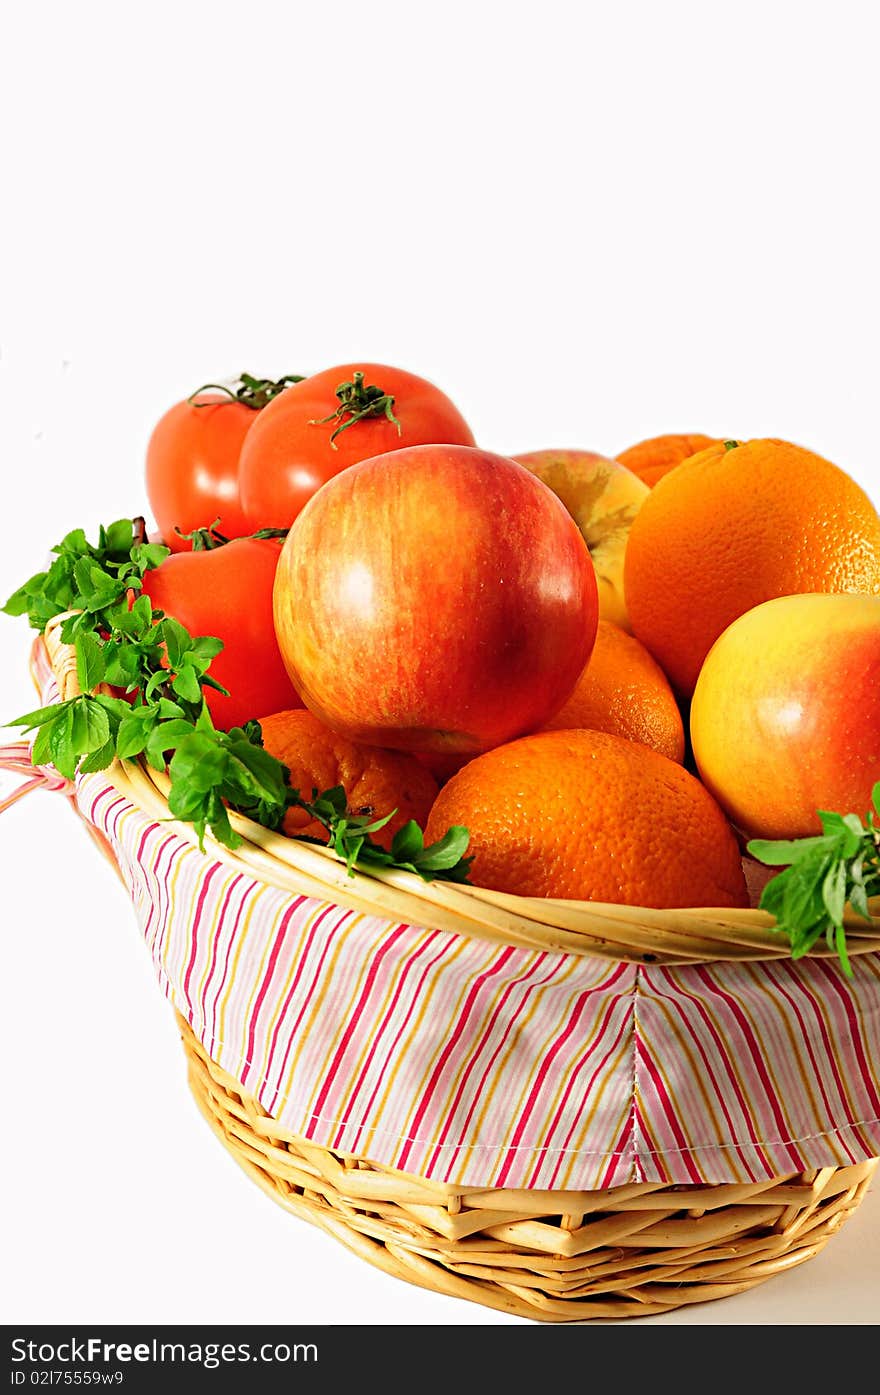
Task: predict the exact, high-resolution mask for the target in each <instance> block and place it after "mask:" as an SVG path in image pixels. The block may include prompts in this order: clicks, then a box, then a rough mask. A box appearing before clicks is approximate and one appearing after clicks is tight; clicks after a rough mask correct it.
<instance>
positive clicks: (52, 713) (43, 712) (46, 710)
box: [6, 698, 76, 731]
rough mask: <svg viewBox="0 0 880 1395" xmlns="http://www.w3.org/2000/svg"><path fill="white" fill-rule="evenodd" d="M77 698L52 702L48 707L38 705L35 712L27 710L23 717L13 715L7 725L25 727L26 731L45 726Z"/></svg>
mask: <svg viewBox="0 0 880 1395" xmlns="http://www.w3.org/2000/svg"><path fill="white" fill-rule="evenodd" d="M75 701H76V698H68V699H67V701H66V702H52V703H50V704H49V706H48V707H38V708H36V710H35V711H33V712H25V714H24V716H23V717H13V718H12V720H11V721H9V722H7V723H6V725H7V726H10V727H24V728H25V730H26V731H32V730H33V729H34V728H35V727H42V726H45V725H46V723H47V722H54V721H55V720H56V718H57V717H60V715H61V713H62V712H63V711H64V709H65V708H66V707H72V706H73V704H74V702H75Z"/></svg>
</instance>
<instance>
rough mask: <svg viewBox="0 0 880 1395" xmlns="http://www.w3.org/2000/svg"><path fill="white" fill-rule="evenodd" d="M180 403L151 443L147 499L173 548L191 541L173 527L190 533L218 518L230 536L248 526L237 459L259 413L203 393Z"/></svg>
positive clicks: (182, 547) (163, 420)
mask: <svg viewBox="0 0 880 1395" xmlns="http://www.w3.org/2000/svg"><path fill="white" fill-rule="evenodd" d="M196 401H197V402H202V403H209V404H210V405H209V406H196V404H195V402H178V403H177V405H176V406H175V407H172V408H171V410H170V411H168V412H166V413H165V415H164V417H162V418H161V420H160V421H159V422H158V423H157V425H156V427H155V430H154V431H153V434H152V436H151V437H150V442H149V445H148V446H147V498H148V499H149V501H150V507H151V509H152V510H153V516H154V517H155V519H156V523H157V524H158V527H159V532H160V534H161V536H162V541H163V542H164V543H165V544H166V546H168V547H170V548H171V550H172V552H188V551H189V550H190V547H191V544H190V543H188V542H186V541H185V540H184V539H183V538H181V537H179V536H178V534H177V533H176V532H175V531H174V530H175V528H179V529H180V531H181V533H191V532H192V531H193V529H194V528H205V527H207V526H208V525H209V524H211V523H213V522H214V520H215V518H219V519H220V522H219V523H218V525H217V527H218V528H219V530H220V532H221V533H223V534H224V535H225V536H226V537H227V538H239V537H242V536H243V535H244V534H245V533H250V532H253V531H254V530H253V529H251V528H249V527H248V524H247V520H246V519H245V516H244V514H243V512H242V509H241V501H240V499H239V493H238V460H239V456H240V455H241V448H242V445H243V443H244V439H245V437H246V436H247V434H248V432H249V431H250V429H251V427H252V426H253V424H254V422H255V421H256V419H257V417H258V415H259V413H258V412H255V411H254V409H253V408H252V407H246V406H245V404H244V403H243V402H233V401H231V400H230V399H229V398H223V397H219V396H216V397H215V396H212V395H210V394H208V395H204V394H199V396H198V397H197V399H196Z"/></svg>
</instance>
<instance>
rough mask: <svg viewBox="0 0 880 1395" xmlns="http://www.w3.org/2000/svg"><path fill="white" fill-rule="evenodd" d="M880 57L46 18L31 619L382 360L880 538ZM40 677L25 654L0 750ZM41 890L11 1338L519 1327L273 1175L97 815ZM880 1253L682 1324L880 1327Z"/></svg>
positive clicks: (8, 101) (811, 16) (29, 302)
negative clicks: (869, 529) (291, 1194)
mask: <svg viewBox="0 0 880 1395" xmlns="http://www.w3.org/2000/svg"><path fill="white" fill-rule="evenodd" d="M877 39H878V33H877V23H876V9H875V8H874V7H872V6H869V5H865V4H853V3H840V0H838V3H837V4H835V5H834V6H830V5H828V6H819V5H811V4H805V3H796V4H795V3H792V4H785V3H767V0H764V3H762V4H760V5H755V4H743V3H740V4H737V5H736V6H733V5H731V6H725V7H721V6H714V5H703V4H683V3H671V2H670V0H667V3H665V4H663V5H652V4H633V3H629V4H617V5H611V6H609V5H605V4H603V5H598V4H595V5H594V4H576V3H574V0H572V3H568V4H565V3H558V0H542V3H541V4H537V5H536V4H530V5H525V4H521V3H518V0H508V3H506V4H504V5H501V4H497V5H496V4H488V3H486V4H479V3H476V0H467V3H460V2H459V0H444V3H443V4H442V5H435V6H430V7H429V6H425V5H420V4H411V3H410V4H398V3H385V2H384V0H375V3H371V4H353V3H349V2H348V0H336V2H335V3H334V5H333V6H324V5H319V6H310V7H306V6H303V5H299V4H289V3H288V4H278V3H264V4H262V5H260V6H259V7H246V6H242V5H240V4H236V5H232V4H228V3H217V0H214V3H212V4H210V5H203V4H186V5H183V4H181V3H179V0H178V3H175V4H164V3H155V0H154V3H153V4H151V5H150V6H148V7H134V6H128V5H110V4H94V3H93V4H89V3H88V2H87V0H86V3H80V4H77V5H75V6H61V5H60V4H55V5H52V4H49V5H41V6H39V7H36V6H31V7H27V6H19V7H16V8H15V10H8V11H7V13H6V16H5V18H4V36H3V48H2V55H0V69H2V71H0V103H2V108H3V110H2V113H0V115H2V130H3V155H2V160H3V165H4V174H3V183H2V188H3V194H4V203H5V213H4V217H3V224H2V232H0V236H2V242H3V246H2V265H0V277H2V285H3V297H2V320H0V395H2V403H0V433H2V440H0V459H2V470H3V477H2V478H3V492H2V501H3V506H2V510H0V528H2V546H0V590H2V591H3V593H4V596H5V595H6V594H8V593H9V592H10V591H11V590H12V589H13V588H14V587H15V586H16V585H18V584H19V582H20V581H21V580H22V579H23V578H24V577H25V576H27V575H29V574H30V573H31V572H32V571H34V570H36V569H38V568H39V567H40V566H41V565H42V564H43V559H44V554H45V550H46V548H47V547H48V546H49V545H50V544H51V543H53V542H55V541H56V540H57V539H58V538H59V537H60V536H61V535H62V534H63V533H64V532H65V531H67V530H68V529H69V528H71V527H73V526H76V525H84V526H86V527H93V526H94V525H95V524H96V523H97V522H98V521H99V520H110V519H113V518H115V517H118V516H120V515H125V514H131V513H137V512H140V511H142V510H144V508H145V505H146V501H145V496H144V492H143V483H142V464H143V456H144V447H145V443H146V440H147V436H148V434H149V431H150V429H151V426H152V424H153V423H154V421H155V420H156V418H157V417H158V416H159V415H160V414H161V413H162V412H163V411H164V410H165V409H166V408H167V407H168V406H169V405H170V404H171V403H172V402H174V401H176V400H177V399H179V398H180V397H182V396H185V395H186V394H187V393H188V392H189V391H190V390H192V389H193V388H194V387H196V386H197V385H198V384H200V383H201V382H203V381H205V380H206V379H216V378H217V377H218V376H228V375H232V374H235V373H237V372H238V371H240V370H241V369H247V370H249V371H252V372H258V373H261V374H262V373H266V374H268V375H275V374H281V373H284V372H309V371H316V370H318V369H320V368H324V367H328V366H330V365H332V364H336V363H344V362H346V361H349V360H351V359H353V358H358V357H364V358H368V359H372V360H374V361H379V362H390V363H397V364H400V365H401V366H404V367H406V368H409V369H411V370H413V371H415V372H419V373H422V374H424V375H426V376H428V377H430V378H432V379H434V380H435V381H436V382H437V383H438V384H439V385H441V386H442V387H443V388H444V389H445V390H446V391H447V392H448V393H449V394H450V395H451V396H452V397H453V399H454V400H455V401H456V402H457V403H458V405H459V406H460V407H461V409H462V410H463V412H464V413H465V415H466V416H467V417H468V419H469V420H470V422H471V425H472V426H473V428H474V430H475V432H476V434H477V437H478V440H479V442H480V443H481V444H483V445H485V446H487V447H491V448H494V449H497V450H500V451H509V452H513V451H515V450H527V449H533V448H538V447H542V446H552V445H558V446H582V447H587V448H593V449H597V450H602V451H606V452H609V453H612V454H613V453H614V452H615V451H616V450H619V449H622V448H624V447H625V446H627V445H629V444H631V443H633V442H634V441H637V440H639V439H641V438H643V437H645V436H647V435H650V434H654V433H657V432H660V431H705V432H708V433H710V434H721V435H731V436H736V437H740V438H745V437H750V436H760V435H778V436H783V437H786V438H788V439H792V440H795V441H798V442H800V443H802V444H805V445H808V446H811V447H812V448H814V449H816V450H818V451H819V452H821V453H823V454H825V455H827V456H829V457H830V458H831V459H833V460H834V461H836V462H837V463H838V464H840V465H842V466H843V467H844V468H846V469H848V470H849V471H850V472H851V473H852V474H853V475H854V476H855V477H856V478H857V479H858V480H859V481H860V482H861V483H862V484H863V485H864V486H865V487H866V488H867V489H868V490H869V492H871V493H872V497H873V498H874V499H875V501H876V502H880V466H878V461H880V447H878V439H880V428H878V420H877V379H878V366H880V365H878V352H877V324H878V322H880V285H878V269H877V246H878V218H877V204H876V173H877V169H876V153H877V131H878V114H880V113H878V99H877V90H878V89H877V81H876V54H877ZM28 643H29V635H28V632H27V630H26V627H25V625H24V622H21V621H19V622H13V621H12V620H8V619H6V618H5V617H3V618H2V620H0V674H2V699H0V715H9V716H11V715H13V714H14V713H15V712H18V711H22V710H27V709H28V708H29V707H31V706H32V705H33V701H32V691H31V689H30V686H29V681H28V678H27V676H26V655H27V648H28ZM4 788H7V787H6V786H4ZM0 857H2V864H3V877H2V888H3V898H4V900H3V916H2V919H3V939H2V965H3V968H2V976H0V980H2V983H0V986H2V1006H0V1013H2V1016H0V1022H2V1033H3V1085H4V1090H5V1099H4V1109H3V1116H4V1117H3V1122H4V1133H5V1140H6V1141H5V1147H4V1150H3V1153H2V1158H3V1162H2V1166H3V1179H2V1180H3V1200H4V1208H5V1217H4V1221H3V1235H4V1242H3V1249H4V1264H3V1273H2V1278H0V1283H2V1285H3V1289H4V1293H3V1316H4V1318H5V1319H6V1320H7V1321H42V1322H63V1321H70V1322H84V1321H89V1322H94V1321H101V1322H106V1323H110V1322H121V1321H143V1322H185V1321H194V1322H196V1321H197V1322H215V1323H229V1322H247V1323H252V1322H259V1321H267V1322H298V1321H315V1322H346V1321H347V1322H355V1323H380V1324H381V1323H391V1322H401V1323H427V1324H435V1325H439V1326H443V1325H449V1324H464V1323H504V1322H508V1321H516V1320H515V1319H507V1318H505V1317H503V1316H501V1315H498V1314H494V1313H491V1312H490V1311H489V1310H488V1309H483V1308H478V1307H475V1306H472V1305H469V1304H465V1303H462V1302H459V1301H456V1300H453V1299H445V1298H442V1297H439V1296H436V1295H432V1294H428V1293H426V1292H423V1291H422V1290H419V1289H416V1288H414V1287H411V1286H409V1285H406V1284H404V1283H401V1282H399V1281H395V1280H392V1279H391V1278H388V1277H386V1276H385V1275H383V1274H381V1273H379V1272H378V1271H376V1270H373V1269H372V1268H370V1267H368V1266H366V1265H365V1264H364V1263H363V1262H362V1261H360V1260H357V1259H355V1258H354V1257H352V1256H350V1255H349V1254H348V1253H347V1252H346V1251H345V1250H343V1249H342V1248H341V1247H340V1246H339V1245H338V1244H337V1243H336V1242H335V1241H333V1240H331V1239H329V1238H327V1237H325V1236H324V1235H323V1234H321V1233H319V1232H317V1231H313V1230H311V1229H310V1228H309V1227H307V1226H306V1225H305V1224H304V1223H302V1222H298V1221H295V1220H293V1219H292V1218H290V1217H288V1216H287V1215H285V1213H284V1212H282V1211H281V1210H280V1209H278V1208H277V1207H276V1206H275V1205H274V1204H273V1203H271V1202H270V1201H269V1200H268V1199H266V1198H265V1197H264V1196H263V1195H262V1194H261V1193H260V1192H259V1191H258V1190H257V1188H256V1187H255V1186H254V1185H253V1183H252V1182H250V1181H249V1180H248V1179H247V1178H246V1177H245V1176H244V1175H243V1174H241V1173H239V1172H238V1170H237V1169H236V1168H235V1166H234V1164H233V1163H232V1162H231V1161H230V1160H229V1158H228V1157H227V1155H226V1153H225V1152H224V1150H223V1149H222V1148H221V1147H220V1146H219V1145H218V1144H217V1142H216V1141H215V1139H214V1138H213V1136H212V1135H211V1134H210V1133H209V1131H208V1129H207V1128H206V1126H205V1125H204V1124H203V1122H202V1120H201V1118H200V1117H199V1116H198V1115H197V1112H196V1109H195V1107H194V1105H193V1103H192V1102H191V1100H190V1098H189V1096H188V1093H187V1090H186V1086H185V1081H184V1073H183V1059H182V1054H181V1052H180V1049H179V1046H178V1043H177V1040H176V1036H175V1029H174V1024H173V1020H172V1016H171V1013H170V1011H169V1009H168V1007H167V1006H166V1004H165V1002H164V1001H163V999H162V998H161V996H160V994H159V992H158V990H157V988H156V987H155V985H154V982H153V978H152V971H151V968H150V964H149V960H148V956H147V954H146V952H145V950H144V948H143V946H142V944H141V943H140V941H139V938H138V933H137V930H136V926H135V922H134V918H133V916H132V914H131V911H130V908H129V906H128V903H127V900H126V897H125V894H124V892H123V890H122V888H121V887H120V886H119V885H118V884H117V883H116V881H115V879H114V878H113V875H112V873H111V872H110V870H109V868H107V867H106V866H105V865H104V864H103V862H102V861H101V859H100V858H99V857H98V855H97V853H96V852H95V851H94V849H93V848H92V846H91V844H90V843H89V842H88V840H87V838H86V835H85V833H84V832H83V831H82V830H81V829H80V828H79V827H78V826H77V825H76V823H75V821H74V819H73V817H72V815H71V814H70V812H69V811H68V809H67V808H66V807H65V804H64V801H62V800H61V799H59V798H58V797H57V796H49V795H46V794H36V795H34V796H32V797H30V798H29V799H27V800H25V801H23V802H22V803H21V804H19V805H17V806H16V807H15V808H14V810H13V811H11V812H9V813H8V814H6V815H5V816H4V818H3V821H2V828H0ZM878 1252H880V1187H878V1188H877V1189H876V1190H875V1192H874V1194H873V1195H872V1196H871V1197H870V1198H869V1199H868V1201H867V1202H866V1203H865V1204H864V1206H863V1207H862V1209H861V1211H860V1212H859V1213H858V1214H857V1215H856V1217H855V1218H854V1219H853V1220H852V1221H851V1222H850V1223H849V1225H848V1226H847V1227H846V1228H845V1229H844V1231H843V1232H842V1233H841V1235H840V1236H839V1237H837V1238H836V1239H835V1240H834V1241H833V1242H832V1243H831V1245H830V1246H829V1248H828V1249H827V1250H826V1251H825V1252H824V1254H823V1255H822V1256H820V1257H819V1258H817V1259H816V1260H814V1261H811V1262H810V1263H809V1264H808V1265H806V1266H804V1267H803V1268H801V1269H799V1270H796V1271H793V1272H791V1273H790V1274H787V1275H783V1276H782V1277H779V1278H777V1279H774V1280H773V1281H771V1282H770V1283H768V1284H766V1285H764V1286H761V1287H759V1288H758V1289H755V1290H753V1291H752V1292H751V1293H749V1294H745V1295H742V1296H740V1297H737V1298H732V1299H727V1300H724V1301H723V1302H722V1303H715V1304H709V1305H707V1306H704V1307H701V1308H696V1309H686V1310H684V1311H682V1312H679V1313H677V1314H673V1315H671V1316H669V1317H665V1318H659V1319H650V1320H648V1321H647V1322H646V1323H645V1324H643V1325H652V1324H655V1323H657V1324H664V1323H670V1324H672V1323H685V1324H687V1323H713V1324H743V1323H798V1322H809V1323H813V1324H815V1323H845V1322H860V1323H869V1322H875V1321H876V1317H877V1311H878V1299H880V1274H878V1260H877V1254H878Z"/></svg>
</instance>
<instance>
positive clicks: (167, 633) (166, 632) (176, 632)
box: [159, 615, 192, 669]
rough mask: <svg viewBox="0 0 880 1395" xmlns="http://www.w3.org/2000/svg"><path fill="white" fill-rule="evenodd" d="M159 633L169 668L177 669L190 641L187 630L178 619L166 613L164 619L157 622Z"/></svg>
mask: <svg viewBox="0 0 880 1395" xmlns="http://www.w3.org/2000/svg"><path fill="white" fill-rule="evenodd" d="M159 634H160V636H161V638H162V641H163V643H164V644H165V648H166V650H167V653H168V666H169V668H172V669H177V667H178V665H179V664H180V662H181V661H182V659H183V656H184V654H185V653H186V652H187V650H188V649H189V647H190V644H191V643H192V639H191V637H190V633H189V630H187V629H185V627H184V626H183V625H181V623H180V621H179V620H175V619H173V618H172V616H170V615H166V617H165V619H164V620H161V621H160V622H159Z"/></svg>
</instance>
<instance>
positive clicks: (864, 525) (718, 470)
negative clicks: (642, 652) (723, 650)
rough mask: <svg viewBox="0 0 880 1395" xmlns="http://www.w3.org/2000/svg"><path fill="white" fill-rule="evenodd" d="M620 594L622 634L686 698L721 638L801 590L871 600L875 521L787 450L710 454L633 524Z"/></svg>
mask: <svg viewBox="0 0 880 1395" xmlns="http://www.w3.org/2000/svg"><path fill="white" fill-rule="evenodd" d="M624 586H625V590H626V601H627V608H628V610H629V617H630V622H631V624H632V629H633V633H634V634H635V635H636V637H637V638H638V639H640V640H641V641H642V643H643V644H644V645H646V646H647V648H648V649H650V651H651V653H652V654H653V655H654V658H655V659H656V660H657V662H658V663H659V664H660V666H661V668H662V669H663V670H664V672H665V673H666V675H667V677H668V678H669V680H670V682H671V683H672V685H673V687H674V688H676V689H677V690H678V692H679V693H682V694H685V695H687V696H690V694H691V693H692V692H693V690H694V684H695V683H696V681H697V675H698V674H699V672H700V667H701V665H702V663H703V660H704V659H705V657H706V655H707V654H708V652H709V650H710V649H711V647H712V645H713V644H714V642H715V640H716V639H717V638H718V636H719V635H720V634H721V632H722V631H723V630H725V629H726V628H727V626H728V625H730V624H731V623H732V622H733V621H734V620H736V619H737V617H738V616H740V615H743V614H744V613H745V612H746V611H747V610H751V609H752V607H753V606H756V605H760V604H761V603H762V602H763V601H769V600H772V599H774V597H776V596H787V595H792V594H796V593H798V592H805V591H819V592H840V591H854V592H860V593H863V594H867V595H877V594H878V593H880V518H878V516H877V511H876V509H875V508H874V506H873V504H872V503H871V501H870V499H869V498H868V496H867V494H865V492H864V490H863V489H860V488H859V486H858V485H857V484H856V483H855V481H854V480H852V479H850V477H849V475H847V474H845V473H844V472H843V470H840V469H838V467H837V466H836V465H832V464H831V462H830V461H828V460H823V458H822V457H821V456H819V455H814V454H813V452H812V451H808V450H804V449H803V448H802V447H800V446H793V445H791V444H789V442H787V441H777V440H759V441H747V442H746V443H745V444H743V445H738V446H734V447H733V448H730V443H726V444H722V445H719V446H711V447H710V448H709V449H708V450H704V451H701V452H700V454H699V455H694V456H692V457H691V459H690V460H686V461H685V462H684V463H683V464H682V465H679V466H678V468H677V469H676V470H674V471H672V472H671V473H670V474H669V475H667V476H666V477H665V479H662V480H661V481H660V483H659V484H658V485H657V486H656V488H655V489H653V490H652V491H651V493H650V494H649V495H648V497H647V499H646V500H645V502H644V504H643V505H642V507H641V509H640V510H639V513H638V514H637V516H636V519H635V522H634V523H633V526H632V529H631V530H630V535H629V542H628V544H627V549H626V563H625V569H624Z"/></svg>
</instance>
